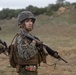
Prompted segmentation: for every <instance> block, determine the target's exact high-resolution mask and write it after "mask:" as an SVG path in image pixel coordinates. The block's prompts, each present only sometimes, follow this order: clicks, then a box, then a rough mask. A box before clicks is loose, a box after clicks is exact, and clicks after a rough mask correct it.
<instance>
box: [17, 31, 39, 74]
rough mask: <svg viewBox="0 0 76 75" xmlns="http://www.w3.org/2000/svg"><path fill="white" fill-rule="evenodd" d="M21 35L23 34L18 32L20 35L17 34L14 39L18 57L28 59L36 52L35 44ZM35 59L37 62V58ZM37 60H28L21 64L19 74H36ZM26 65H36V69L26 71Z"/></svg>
mask: <svg viewBox="0 0 76 75" xmlns="http://www.w3.org/2000/svg"><path fill="white" fill-rule="evenodd" d="M24 33H25V32H24ZM22 35H23V34H22V33H21V32H20V36H18V37H17V39H16V44H17V49H18V54H19V56H20V58H22V59H23V60H27V61H28V60H30V59H31V58H32V57H34V56H35V55H36V54H37V53H38V50H37V48H36V46H33V43H32V42H31V41H29V40H27V39H26V37H24V36H22ZM36 60H37V62H38V59H36ZM37 62H33V61H32V62H31V61H30V63H26V64H25V65H23V68H22V70H21V72H20V73H19V75H37V64H38V63H37ZM31 63H32V64H31ZM27 66H34V67H36V71H27V69H26V67H27Z"/></svg>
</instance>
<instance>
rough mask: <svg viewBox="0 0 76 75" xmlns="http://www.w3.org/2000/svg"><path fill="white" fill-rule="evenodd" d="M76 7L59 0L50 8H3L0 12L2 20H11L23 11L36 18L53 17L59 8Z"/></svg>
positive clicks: (75, 4) (50, 5)
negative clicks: (39, 16) (30, 13)
mask: <svg viewBox="0 0 76 75" xmlns="http://www.w3.org/2000/svg"><path fill="white" fill-rule="evenodd" d="M72 5H74V6H76V3H70V2H67V1H65V0H57V1H56V4H49V5H48V6H46V7H44V8H38V7H36V6H32V5H29V6H27V7H26V8H25V9H17V10H15V9H9V8H3V10H1V11H0V20H1V19H11V18H16V17H17V15H18V14H19V13H20V12H21V11H23V10H28V11H31V12H33V13H34V14H35V16H38V15H41V14H45V15H48V16H50V15H53V14H54V13H55V12H56V11H58V9H59V7H66V6H72Z"/></svg>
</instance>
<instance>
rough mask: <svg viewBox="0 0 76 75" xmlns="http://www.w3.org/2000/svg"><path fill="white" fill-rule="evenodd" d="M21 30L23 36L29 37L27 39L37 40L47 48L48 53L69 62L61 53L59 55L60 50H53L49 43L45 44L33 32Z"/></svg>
mask: <svg viewBox="0 0 76 75" xmlns="http://www.w3.org/2000/svg"><path fill="white" fill-rule="evenodd" d="M20 31H21V36H25V37H27V39H29V40H31V41H32V40H35V41H36V42H37V44H38V45H40V44H41V45H43V46H44V48H45V49H46V50H47V52H48V54H49V55H51V56H53V57H55V58H57V59H59V60H62V61H64V62H65V63H67V61H66V60H64V59H63V58H62V57H61V56H60V55H58V52H57V51H54V50H52V49H51V48H50V47H48V46H47V45H45V44H43V43H42V42H41V41H40V40H39V39H37V38H36V37H34V36H32V35H31V34H29V33H27V32H24V31H23V30H20Z"/></svg>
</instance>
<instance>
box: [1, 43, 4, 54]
mask: <svg viewBox="0 0 76 75" xmlns="http://www.w3.org/2000/svg"><path fill="white" fill-rule="evenodd" d="M3 49H4V46H3V45H2V44H1V43H0V54H1V53H3Z"/></svg>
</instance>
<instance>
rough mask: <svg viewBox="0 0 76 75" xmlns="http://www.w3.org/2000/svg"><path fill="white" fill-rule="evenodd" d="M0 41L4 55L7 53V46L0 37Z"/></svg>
mask: <svg viewBox="0 0 76 75" xmlns="http://www.w3.org/2000/svg"><path fill="white" fill-rule="evenodd" d="M0 43H1V44H2V45H3V46H4V47H3V49H2V50H3V53H4V54H5V55H7V54H6V52H7V49H8V48H7V44H6V42H3V41H2V40H1V39H0Z"/></svg>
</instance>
